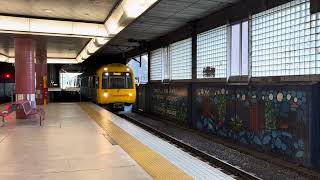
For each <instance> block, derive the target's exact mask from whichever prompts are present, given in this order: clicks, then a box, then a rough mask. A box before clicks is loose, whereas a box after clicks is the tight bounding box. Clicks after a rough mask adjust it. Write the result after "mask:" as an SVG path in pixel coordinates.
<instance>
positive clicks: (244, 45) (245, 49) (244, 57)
mask: <svg viewBox="0 0 320 180" xmlns="http://www.w3.org/2000/svg"><path fill="white" fill-rule="evenodd" d="M241 33H242V37H241V64H242V65H241V68H242V69H241V75H248V67H249V59H248V58H249V45H248V43H249V39H248V38H249V26H248V21H245V22H243V23H242V31H241Z"/></svg>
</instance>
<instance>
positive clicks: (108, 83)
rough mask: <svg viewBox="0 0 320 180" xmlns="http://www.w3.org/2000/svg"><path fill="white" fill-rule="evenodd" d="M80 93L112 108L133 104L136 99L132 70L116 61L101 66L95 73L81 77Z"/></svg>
mask: <svg viewBox="0 0 320 180" xmlns="http://www.w3.org/2000/svg"><path fill="white" fill-rule="evenodd" d="M81 95H82V96H83V97H85V98H88V99H90V100H93V101H95V102H96V103H98V104H101V105H109V106H111V107H113V108H123V107H124V105H130V104H133V103H135V101H136V86H135V79H134V74H133V71H132V69H131V68H130V67H128V66H126V65H123V64H118V63H115V64H109V65H105V66H102V67H101V68H99V69H98V70H97V71H96V74H95V75H91V76H84V77H82V78H81Z"/></svg>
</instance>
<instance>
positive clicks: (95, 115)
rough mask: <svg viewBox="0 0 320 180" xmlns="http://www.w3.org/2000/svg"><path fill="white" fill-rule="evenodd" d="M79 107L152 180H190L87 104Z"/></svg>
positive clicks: (179, 170) (81, 104)
mask: <svg viewBox="0 0 320 180" xmlns="http://www.w3.org/2000/svg"><path fill="white" fill-rule="evenodd" d="M80 106H81V107H82V109H83V110H84V111H86V112H87V113H88V114H89V116H90V117H91V118H92V119H93V120H95V121H96V122H97V123H98V124H99V125H100V126H101V127H102V128H103V129H104V130H105V131H106V132H107V133H108V135H110V136H111V137H112V138H113V139H114V140H115V141H116V142H117V143H118V144H119V145H120V146H121V148H122V149H124V150H125V151H126V152H127V153H128V154H129V156H131V157H132V158H133V159H134V160H135V161H136V162H137V163H138V164H139V165H140V166H141V167H142V168H144V170H145V171H146V172H147V173H148V174H149V175H150V176H151V177H153V178H154V179H168V180H169V179H182V180H184V179H186V180H187V179H192V178H191V177H190V176H188V175H187V174H185V173H184V172H183V171H182V170H181V169H179V168H178V167H176V166H175V165H174V164H172V163H171V162H169V161H168V160H167V159H165V158H164V157H162V156H161V155H160V154H158V153H157V152H155V151H153V150H152V149H150V148H149V147H147V146H146V145H144V144H142V143H141V142H140V141H138V140H137V139H135V138H134V137H132V136H131V135H129V134H128V133H127V132H125V131H124V130H122V129H121V128H119V127H118V126H117V125H115V124H114V123H113V122H111V121H110V120H108V119H107V118H105V117H103V116H102V115H101V114H100V113H99V112H97V111H96V110H94V109H93V108H91V107H90V106H89V104H88V103H80Z"/></svg>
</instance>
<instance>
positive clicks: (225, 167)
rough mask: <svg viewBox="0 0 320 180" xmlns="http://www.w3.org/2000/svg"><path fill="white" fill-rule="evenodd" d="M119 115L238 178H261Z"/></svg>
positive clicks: (257, 179)
mask: <svg viewBox="0 0 320 180" xmlns="http://www.w3.org/2000/svg"><path fill="white" fill-rule="evenodd" d="M115 113H116V114H117V115H118V116H120V117H122V118H124V119H126V120H128V121H130V122H132V123H134V124H136V125H138V126H139V127H141V128H143V129H145V130H147V131H148V132H151V133H153V134H154V135H156V136H158V137H160V138H162V139H165V140H167V141H169V142H171V143H173V144H175V145H177V146H178V147H180V148H182V149H184V150H186V151H188V152H189V153H191V154H192V155H194V156H197V157H199V158H200V159H201V160H203V161H206V162H208V163H210V164H211V165H212V166H214V167H217V168H221V169H222V170H224V171H226V172H228V173H230V174H232V175H234V176H236V178H237V179H245V180H260V179H261V178H259V177H257V176H255V175H254V174H252V173H249V172H246V171H244V170H242V169H240V168H238V167H236V166H233V165H231V164H229V163H227V162H225V161H222V160H220V159H218V158H216V157H214V156H212V155H210V154H208V153H206V152H204V151H202V150H199V149H197V148H195V147H192V146H191V145H190V144H187V143H184V142H183V141H181V140H179V139H177V138H174V137H172V136H170V135H167V134H165V133H163V132H161V131H159V130H157V129H155V128H153V127H151V126H150V125H147V124H144V123H142V122H140V121H137V120H136V119H133V118H131V117H129V116H127V115H125V114H121V113H117V112H115Z"/></svg>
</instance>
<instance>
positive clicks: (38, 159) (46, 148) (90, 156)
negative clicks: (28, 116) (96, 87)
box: [0, 103, 233, 180]
mask: <svg viewBox="0 0 320 180" xmlns="http://www.w3.org/2000/svg"><path fill="white" fill-rule="evenodd" d="M44 109H45V112H46V120H44V123H43V124H44V125H43V126H41V127H40V126H39V125H38V122H37V121H33V120H18V121H15V117H14V113H13V114H12V115H11V116H9V117H7V118H6V119H7V122H6V124H5V126H3V127H1V128H0V179H6V180H11V179H12V180H15V179H32V180H37V179H46V180H47V179H48V180H51V179H75V178H76V179H90V180H95V179H233V176H230V175H227V174H225V173H224V172H222V171H221V170H220V169H218V168H214V167H212V166H210V165H209V164H207V163H205V162H203V161H201V160H199V159H197V158H196V157H193V156H192V155H190V154H188V153H186V152H184V151H183V150H181V149H179V148H177V147H176V146H174V145H172V144H170V143H168V142H166V141H164V140H163V139H160V138H158V137H156V136H154V135H153V134H151V133H149V132H147V131H145V130H143V129H141V128H140V127H138V126H136V125H134V124H132V123H130V122H128V121H126V120H125V119H123V118H121V117H119V116H117V115H115V114H113V113H111V112H109V111H107V110H105V109H103V108H101V107H99V106H97V105H95V104H92V103H51V104H49V105H47V106H45V108H44Z"/></svg>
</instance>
